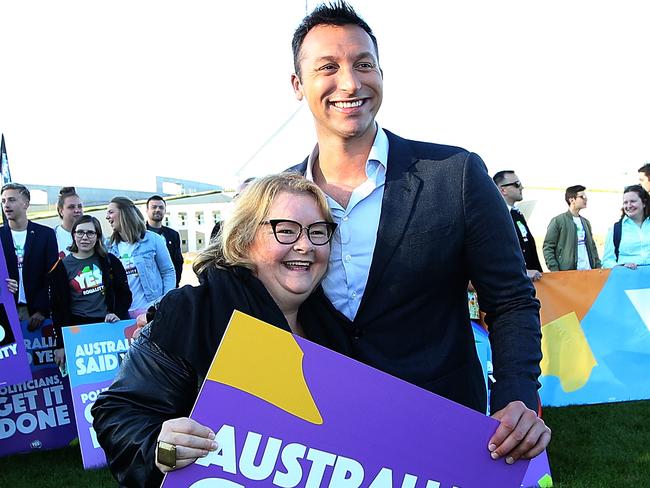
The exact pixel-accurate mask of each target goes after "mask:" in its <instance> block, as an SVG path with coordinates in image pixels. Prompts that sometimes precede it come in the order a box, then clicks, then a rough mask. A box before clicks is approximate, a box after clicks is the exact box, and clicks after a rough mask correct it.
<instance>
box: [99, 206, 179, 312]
mask: <svg viewBox="0 0 650 488" xmlns="http://www.w3.org/2000/svg"><path fill="white" fill-rule="evenodd" d="M106 220H108V223H109V224H110V225H111V227H112V228H113V234H112V235H111V237H110V240H109V241H108V246H107V247H108V252H110V253H111V254H113V255H115V256H117V257H118V258H119V259H120V261H122V265H123V266H124V270H125V271H126V276H127V278H128V280H129V288H131V293H132V295H133V302H132V303H131V309H130V312H131V316H132V317H135V316H137V315H139V314H141V313H143V312H146V310H147V309H148V308H149V307H150V306H152V305H154V304H156V303H157V302H159V301H160V299H161V298H162V297H163V296H165V294H166V293H167V292H168V291H170V290H173V289H174V288H176V270H175V269H174V264H173V263H172V259H171V257H170V256H169V251H168V250H167V246H166V244H165V240H164V239H163V238H162V237H161V236H159V235H158V234H156V233H155V232H151V231H150V230H147V227H146V225H145V221H144V217H143V216H142V213H141V212H140V210H138V208H137V207H136V206H135V204H134V203H133V202H132V201H131V200H130V199H128V198H126V197H115V198H113V199H112V200H111V202H110V203H109V204H108V208H107V211H106Z"/></svg>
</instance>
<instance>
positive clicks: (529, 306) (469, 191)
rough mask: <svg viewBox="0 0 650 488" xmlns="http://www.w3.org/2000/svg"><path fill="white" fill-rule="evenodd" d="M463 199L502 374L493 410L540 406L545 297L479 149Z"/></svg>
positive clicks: (472, 269) (471, 264)
mask: <svg viewBox="0 0 650 488" xmlns="http://www.w3.org/2000/svg"><path fill="white" fill-rule="evenodd" d="M462 198H463V207H464V213H465V234H466V238H465V243H464V246H465V249H464V254H465V256H466V265H467V267H468V272H469V279H471V281H472V283H473V284H474V286H475V288H476V290H477V293H478V298H479V302H480V304H481V309H482V310H484V311H485V312H486V322H487V323H488V325H489V330H490V343H491V346H492V355H493V365H494V377H495V379H496V383H495V384H494V385H493V388H492V393H491V396H490V404H491V411H492V412H496V411H498V410H501V409H502V408H504V407H505V406H506V405H507V404H508V403H510V402H512V401H515V400H521V401H523V402H524V403H525V404H526V405H527V406H528V408H530V409H533V410H535V411H536V410H537V407H538V400H537V389H538V388H539V386H540V385H539V383H538V381H537V379H538V377H539V375H540V373H541V370H540V366H539V363H540V360H541V358H542V352H541V328H540V322H539V302H538V301H537V300H536V299H535V289H534V288H533V285H532V283H531V281H530V279H529V278H528V277H527V276H526V269H525V264H524V260H523V256H522V254H521V248H520V247H519V242H518V241H517V237H516V234H515V229H514V226H513V225H512V218H511V216H510V214H509V212H508V209H507V207H506V205H505V202H504V201H503V198H502V197H501V196H500V195H499V193H498V190H497V188H496V186H495V185H494V182H493V181H492V179H491V178H490V177H489V176H488V174H487V171H486V169H485V165H484V164H483V161H482V160H481V159H480V158H479V157H478V156H477V155H475V154H470V155H469V157H468V159H467V161H466V165H465V169H464V174H463V183H462Z"/></svg>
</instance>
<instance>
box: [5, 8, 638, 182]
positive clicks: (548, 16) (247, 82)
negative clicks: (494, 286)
mask: <svg viewBox="0 0 650 488" xmlns="http://www.w3.org/2000/svg"><path fill="white" fill-rule="evenodd" d="M0 2H1V4H2V6H1V9H0V11H1V12H2V20H1V28H0V46H2V49H1V51H0V63H1V64H0V130H1V131H2V132H4V133H5V137H6V139H7V146H8V151H9V160H10V165H11V169H12V173H13V177H14V179H15V180H16V181H24V182H28V183H47V184H54V185H69V184H73V185H79V186H104V187H118V188H131V189H144V190H153V189H154V184H155V181H154V178H153V175H156V174H158V175H165V176H176V177H180V178H186V179H197V180H203V181H208V182H212V183H216V184H222V185H224V184H225V185H229V184H234V183H236V181H237V180H238V179H241V178H244V177H246V176H250V175H258V174H263V173H268V172H272V171H277V170H280V169H283V168H285V167H287V166H290V165H292V164H295V163H297V162H299V161H300V160H301V159H302V158H303V157H304V156H305V155H306V154H307V152H309V150H310V149H311V147H312V145H313V143H314V135H313V129H312V124H311V119H310V116H309V113H308V110H307V109H306V107H303V108H302V109H300V110H299V111H298V113H297V114H296V116H295V117H294V118H293V119H292V120H291V121H290V122H289V124H287V126H286V127H285V129H284V130H283V131H281V133H280V135H279V136H278V137H277V138H276V139H275V140H274V141H273V142H272V143H271V144H269V145H268V146H266V147H265V149H264V150H263V151H262V152H260V153H259V154H258V156H257V157H256V158H255V159H253V160H252V161H251V162H250V163H249V164H248V165H247V166H246V167H245V168H244V169H242V166H243V165H244V164H245V163H246V162H247V161H248V160H249V159H250V158H251V156H252V155H253V154H254V153H255V152H256V150H257V149H258V148H260V147H261V146H262V145H264V143H265V141H267V139H268V138H269V137H270V136H271V135H272V134H273V133H275V132H276V130H277V129H278V128H279V127H280V126H282V125H283V124H284V123H285V122H286V121H287V120H288V119H289V118H290V117H291V115H292V114H293V113H294V112H295V111H296V110H297V109H298V108H299V107H300V104H299V103H298V102H297V101H296V100H295V98H294V96H293V93H292V91H291V87H290V84H289V77H290V74H291V71H292V61H291V52H290V40H291V35H292V32H293V30H294V28H295V27H296V26H297V24H298V23H299V21H300V19H301V18H302V17H303V16H304V14H305V1H304V0H283V1H278V2H269V1H263V0H253V1H246V2H245V1H241V2H216V1H212V0H201V1H192V0H190V1H183V2H181V1H175V2H171V1H138V0H129V1H127V0H118V1H113V2H88V1H85V0H83V1H81V0H78V1H68V0H61V1H57V2H51V1H44V0H34V1H30V2H26V1H8V0H0ZM315 4H316V2H313V1H310V2H308V6H309V8H312V7H313V6H314V5H315ZM352 4H353V5H354V6H355V7H356V8H357V10H358V11H359V12H360V13H361V14H362V15H363V16H364V18H365V19H366V20H367V21H368V23H369V24H370V25H371V26H372V27H373V29H374V30H375V32H376V34H377V37H378V39H379V48H380V61H381V64H382V68H383V70H384V75H385V85H384V90H385V93H384V105H383V107H382V109H381V111H380V113H379V116H378V120H379V122H380V124H382V125H383V126H384V127H386V128H388V129H391V130H392V131H394V132H397V133H399V134H401V135H404V136H407V137H410V138H415V139H422V140H428V141H434V142H441V143H447V144H454V145H460V146H463V147H466V148H467V149H470V150H473V151H475V152H478V153H479V154H480V155H481V156H482V157H483V158H484V159H485V161H486V163H487V165H488V168H489V170H490V172H494V171H496V170H499V169H504V168H514V169H515V170H517V172H518V173H519V175H520V176H521V177H522V179H524V180H525V182H526V183H527V184H528V185H529V186H535V185H537V186H566V185H568V184H574V183H575V182H577V181H580V182H582V183H583V184H585V185H587V186H589V187H591V188H616V189H618V187H619V186H620V185H623V184H626V183H630V182H632V181H633V180H634V179H635V178H636V168H638V167H639V166H640V165H641V164H643V163H644V162H646V161H647V160H650V136H648V134H650V123H649V120H650V116H649V114H650V110H649V109H650V96H649V95H648V91H649V86H648V80H649V79H650V77H649V76H648V75H649V74H650V65H649V63H648V57H647V46H648V42H649V41H648V37H647V22H646V20H647V15H646V14H645V7H644V2H641V1H625V0H623V1H616V2H614V1H595V2H594V1H591V2H588V1H582V0H577V1H571V2H567V1H557V0H551V1H547V2H522V1H515V0H512V1H510V0H508V1H490V2H485V1H468V0H455V1H453V2H451V1H447V2H440V1H415V0H401V1H399V2H384V1H370V0H360V1H356V2H352ZM626 172H627V173H628V174H627V175H626V174H625V173H626Z"/></svg>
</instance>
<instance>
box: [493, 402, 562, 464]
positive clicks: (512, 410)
mask: <svg viewBox="0 0 650 488" xmlns="http://www.w3.org/2000/svg"><path fill="white" fill-rule="evenodd" d="M492 417H493V418H495V419H497V420H499V421H500V422H501V425H499V427H498V428H497V430H496V432H495V433H494V435H493V436H492V438H491V439H490V441H489V444H488V450H489V451H490V452H491V453H492V454H491V456H492V459H500V458H503V457H505V458H506V463H508V464H512V463H514V462H515V461H516V460H518V459H532V458H534V457H535V456H537V455H538V454H540V453H541V452H542V451H543V450H544V449H546V446H548V443H549V442H550V440H551V429H549V428H548V427H547V426H546V424H545V423H544V421H543V420H542V419H540V418H539V417H538V416H537V414H536V413H535V412H534V411H533V410H531V409H529V408H528V407H526V405H524V403H523V402H520V401H516V402H510V403H509V404H508V405H506V407H505V408H504V409H502V410H499V411H498V412H496V413H494V414H493V415H492Z"/></svg>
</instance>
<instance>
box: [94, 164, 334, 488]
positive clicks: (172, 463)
mask: <svg viewBox="0 0 650 488" xmlns="http://www.w3.org/2000/svg"><path fill="white" fill-rule="evenodd" d="M335 229H336V224H335V223H334V221H333V219H332V215H331V214H330V210H329V208H328V205H327V201H326V199H325V195H324V194H323V193H322V192H321V190H320V189H319V188H318V187H317V186H316V185H315V184H314V183H313V182H311V181H308V180H306V179H305V178H304V177H303V176H301V175H299V174H297V173H282V174H280V175H274V176H267V177H264V178H257V179H256V180H255V181H253V182H252V183H251V184H250V185H249V186H248V187H247V188H246V189H245V190H244V191H243V192H242V193H241V195H240V196H239V198H238V199H237V203H236V205H235V208H234V210H233V214H232V215H231V217H230V218H229V219H227V220H226V222H225V223H224V226H223V228H222V230H221V232H220V233H219V234H218V236H217V240H216V241H215V242H213V243H212V244H211V245H210V246H209V247H208V249H206V250H205V251H204V252H203V253H202V254H201V255H200V256H199V258H198V259H197V261H196V262H195V265H194V269H195V271H197V272H198V273H199V274H200V275H201V278H202V279H201V284H200V285H199V286H197V287H191V286H185V287H183V288H181V289H178V290H173V291H171V292H170V293H169V294H168V295H166V296H165V298H163V300H162V302H161V304H160V308H159V309H158V311H157V312H156V316H155V318H154V319H153V321H152V322H151V324H149V325H148V326H146V327H145V328H144V329H143V330H142V333H141V334H140V337H139V338H138V339H137V340H136V341H135V342H134V343H133V344H132V345H131V348H130V350H129V352H128V354H127V356H126V358H125V359H124V361H123V362H122V369H121V370H120V372H119V373H118V376H117V378H116V380H115V382H114V383H113V385H111V387H110V388H109V389H108V390H107V391H104V392H103V393H102V394H101V395H100V396H99V398H98V400H97V401H96V402H95V405H94V407H93V409H92V414H93V417H94V428H95V431H96V432H97V439H98V440H99V443H100V444H101V446H102V447H103V448H104V452H105V453H106V457H107V458H108V463H109V467H110V469H111V471H112V473H113V475H114V476H115V478H116V479H117V481H118V482H119V484H120V485H121V486H158V485H159V484H160V481H161V479H162V476H163V473H165V472H168V471H170V470H172V469H180V468H183V467H185V466H187V465H189V464H191V463H193V462H194V461H195V460H196V459H197V458H199V457H203V456H206V455H207V454H208V453H209V452H210V451H213V450H215V449H216V448H217V446H216V444H215V442H214V437H215V433H214V431H213V430H212V429H211V428H209V427H207V426H205V425H201V424H199V423H197V422H196V421H194V420H191V419H189V418H187V416H188V415H189V414H190V411H191V409H192V405H193V404H194V402H195V400H196V397H197V395H198V391H199V387H200V385H201V384H202V383H203V380H204V378H205V375H206V373H207V371H208V368H209V367H210V363H211V361H212V358H213V357H214V354H215V352H216V350H217V347H218V346H219V342H220V341H221V338H222V337H223V334H224V331H225V329H226V326H227V324H228V321H229V320H230V317H231V315H232V313H233V311H234V310H239V311H241V312H244V313H245V314H248V315H251V316H253V317H256V318H258V319H261V320H263V321H265V322H268V323H269V324H272V325H275V326H276V327H278V328H280V329H283V330H285V331H287V332H292V333H294V334H298V335H301V336H304V337H307V338H308V339H310V340H312V341H315V342H318V343H320V344H322V345H324V346H330V347H331V346H332V345H333V344H335V343H336V344H338V343H341V342H340V341H341V340H343V339H342V338H341V337H340V336H339V335H338V334H343V331H340V332H336V331H335V330H331V331H330V330H325V329H321V328H320V326H318V327H317V326H316V325H315V324H310V323H306V322H304V321H303V320H302V315H301V313H300V306H301V305H302V303H303V302H304V301H305V300H306V299H307V297H308V296H309V295H310V294H311V293H312V291H313V290H314V289H315V288H316V287H317V286H318V285H319V283H320V281H321V280H322V278H323V276H324V275H325V271H326V270H327V265H328V261H329V254H330V240H331V239H332V236H333V235H334V231H335Z"/></svg>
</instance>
